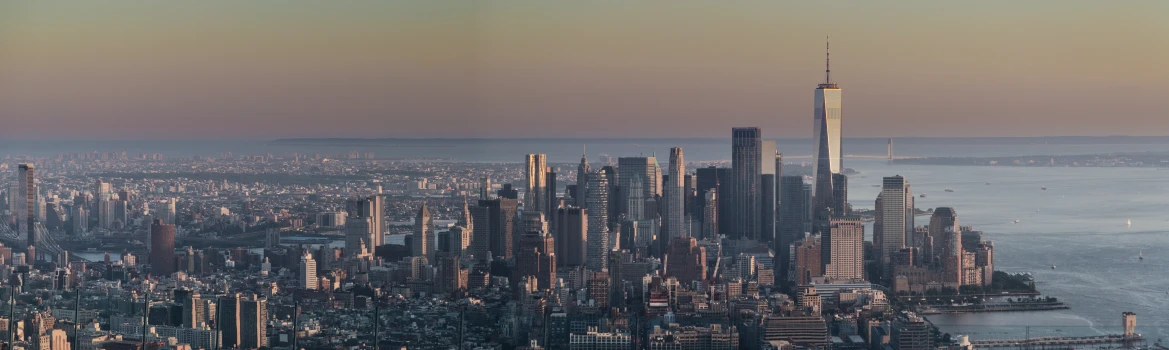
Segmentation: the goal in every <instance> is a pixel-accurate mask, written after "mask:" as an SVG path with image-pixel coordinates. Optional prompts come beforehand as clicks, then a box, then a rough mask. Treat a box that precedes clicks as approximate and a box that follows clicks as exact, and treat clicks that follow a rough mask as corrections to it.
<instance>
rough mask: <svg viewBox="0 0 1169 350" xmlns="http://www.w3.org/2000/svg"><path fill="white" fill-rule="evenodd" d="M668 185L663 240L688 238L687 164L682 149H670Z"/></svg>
mask: <svg viewBox="0 0 1169 350" xmlns="http://www.w3.org/2000/svg"><path fill="white" fill-rule="evenodd" d="M669 180H670V181H669V183H667V184H666V215H665V218H664V219H665V220H664V221H665V225H663V226H664V228H665V230H664V231H665V232H664V233H663V236H665V237H663V240H669V239H670V237H681V236H687V235H688V234H689V232H686V230H685V226H684V223H685V221H686V212H685V211H686V198H685V195H686V194H685V192H684V188H685V180H686V162H685V160H684V158H682V148H680V147H674V148H671V149H670V179H669Z"/></svg>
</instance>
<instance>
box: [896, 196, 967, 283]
mask: <svg viewBox="0 0 1169 350" xmlns="http://www.w3.org/2000/svg"><path fill="white" fill-rule="evenodd" d="M929 235H930V237H932V238H933V241H934V246H933V247H931V252H932V255H933V256H932V257H931V258H933V259H936V260H935V261H937V262H940V263H941V266H942V280H941V282H943V283H957V284H959V285H961V284H962V282H963V279H962V270H963V255H965V254H964V251H963V250H962V229H961V226H960V225H959V223H958V212H957V211H955V210H954V208H950V207H938V208H936V209H934V213H933V215H931V216H930V225H929ZM907 245H909V244H907Z"/></svg>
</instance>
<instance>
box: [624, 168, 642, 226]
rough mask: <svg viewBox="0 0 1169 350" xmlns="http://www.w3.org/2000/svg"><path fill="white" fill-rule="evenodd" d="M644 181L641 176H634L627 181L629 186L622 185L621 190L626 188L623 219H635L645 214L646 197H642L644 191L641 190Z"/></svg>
mask: <svg viewBox="0 0 1169 350" xmlns="http://www.w3.org/2000/svg"><path fill="white" fill-rule="evenodd" d="M642 186H644V182H643V181H641V178H639V177H636V176H635V177H634V178H633V179H632V180H631V181H630V182H629V187H624V188H622V190H628V191H626V192H628V194H627V195H626V196H625V220H630V221H637V220H641V219H642V218H643V217H645V216H647V215H646V214H645V212H646V210H645V203H646V198H645V197H643V194H644V193H645V191H643V190H642Z"/></svg>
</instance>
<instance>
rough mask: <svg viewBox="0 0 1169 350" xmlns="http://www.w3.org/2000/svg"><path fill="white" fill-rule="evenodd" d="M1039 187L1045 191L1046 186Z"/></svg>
mask: <svg viewBox="0 0 1169 350" xmlns="http://www.w3.org/2000/svg"><path fill="white" fill-rule="evenodd" d="M1039 189H1041V190H1044V191H1047V186H1043V187H1040V188H1039Z"/></svg>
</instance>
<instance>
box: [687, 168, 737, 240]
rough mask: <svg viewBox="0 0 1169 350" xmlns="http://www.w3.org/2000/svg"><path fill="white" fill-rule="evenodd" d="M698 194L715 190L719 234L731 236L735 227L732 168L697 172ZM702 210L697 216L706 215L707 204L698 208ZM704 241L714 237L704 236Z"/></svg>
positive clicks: (699, 169) (704, 169) (698, 170)
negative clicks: (733, 218)
mask: <svg viewBox="0 0 1169 350" xmlns="http://www.w3.org/2000/svg"><path fill="white" fill-rule="evenodd" d="M695 176H696V177H697V178H698V179H697V180H696V183H697V187H696V190H697V191H698V193H706V192H707V191H708V190H711V189H714V190H715V193H716V194H717V196H716V199H717V202H716V204H717V206H718V208H716V213H717V214H718V223H717V225H718V226H717V230H716V231H717V232H718V233H719V234H729V233H730V232H731V226H733V222H732V216H731V211H732V210H733V209H734V208H733V207H732V204H733V198H734V194H733V190H734V188H733V187H732V186H731V177H732V173H731V169H730V168H716V167H714V166H710V167H707V168H698V169H697V171H696V172H695ZM698 209H699V210H701V211H700V212H699V213H697V214H696V215H695V216H698V217H703V214H704V213H706V203H705V202H704V203H702V204H701V206H700V207H699V208H698ZM702 238H703V239H706V238H712V236H704V237H702Z"/></svg>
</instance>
